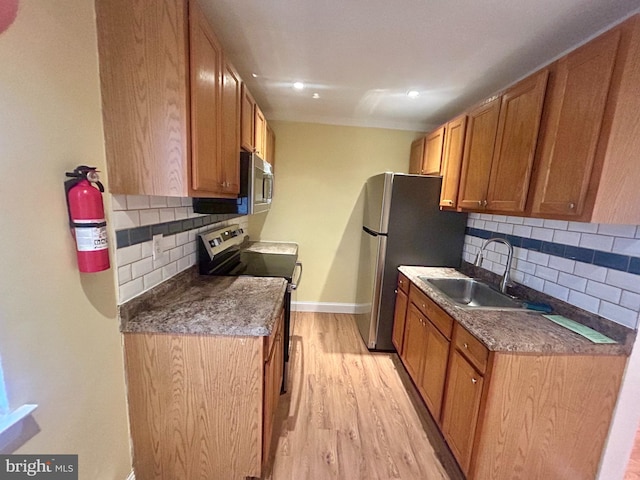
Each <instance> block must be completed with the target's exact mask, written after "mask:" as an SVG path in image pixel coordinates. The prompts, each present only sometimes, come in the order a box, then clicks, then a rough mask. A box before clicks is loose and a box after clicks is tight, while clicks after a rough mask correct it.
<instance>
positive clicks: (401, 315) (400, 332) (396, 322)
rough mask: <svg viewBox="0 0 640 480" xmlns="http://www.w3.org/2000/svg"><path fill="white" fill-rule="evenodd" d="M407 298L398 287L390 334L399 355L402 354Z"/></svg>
mask: <svg viewBox="0 0 640 480" xmlns="http://www.w3.org/2000/svg"><path fill="white" fill-rule="evenodd" d="M408 302H409V298H408V297H407V294H406V293H404V292H403V291H402V290H400V289H398V293H397V294H396V306H395V311H394V314H393V332H392V334H391V341H392V342H393V345H394V346H395V347H396V350H397V351H398V354H399V355H402V351H403V349H402V342H403V341H404V325H405V320H406V317H407V307H408Z"/></svg>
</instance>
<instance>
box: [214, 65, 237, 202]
mask: <svg viewBox="0 0 640 480" xmlns="http://www.w3.org/2000/svg"><path fill="white" fill-rule="evenodd" d="M241 85H242V81H241V80H240V76H239V75H238V73H237V72H236V71H235V69H234V68H233V66H232V65H231V64H230V63H229V62H227V61H226V60H225V61H224V62H223V64H222V94H221V96H220V98H221V102H222V105H221V107H222V115H221V124H222V128H221V130H220V134H221V145H220V147H221V149H222V151H221V154H220V161H219V162H217V163H218V164H219V165H220V168H221V179H222V182H223V187H222V188H223V190H222V191H223V192H227V193H234V194H237V193H239V192H240V162H239V157H238V156H239V153H240V127H241V124H240V108H241V107H240V100H241Z"/></svg>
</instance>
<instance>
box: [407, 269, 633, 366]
mask: <svg viewBox="0 0 640 480" xmlns="http://www.w3.org/2000/svg"><path fill="white" fill-rule="evenodd" d="M399 270H400V272H402V273H403V274H404V275H405V276H406V277H407V278H408V279H409V280H410V281H411V282H413V283H414V284H415V285H416V286H417V287H418V288H419V289H420V290H422V292H424V293H425V294H426V295H427V296H429V297H430V298H431V299H432V300H433V301H434V302H436V303H437V304H438V305H439V306H440V307H441V308H442V309H444V310H445V311H446V312H447V313H448V314H449V315H451V316H452V317H453V318H454V319H455V320H456V321H457V322H458V323H460V324H461V325H462V326H463V327H465V328H466V329H467V330H468V331H469V332H470V333H471V334H472V335H473V336H475V337H476V338H477V339H478V340H480V341H481V342H482V343H483V344H484V345H485V346H486V347H487V348H488V349H489V350H491V351H496V352H522V353H547V354H554V353H557V354H566V353H572V354H584V355H629V354H630V353H631V348H632V346H633V342H634V339H635V332H634V331H633V330H631V329H629V328H626V327H624V326H622V325H618V324H616V323H615V322H611V321H609V320H606V319H603V318H601V317H597V322H595V323H594V322H591V324H589V325H588V326H590V327H591V328H593V329H594V330H598V331H600V332H602V333H605V334H606V335H607V336H609V337H610V338H612V339H613V340H616V341H617V342H618V343H616V344H595V343H592V342H591V341H589V340H587V339H586V338H584V337H582V336H580V335H578V334H576V333H574V332H572V331H570V330H568V329H566V328H564V327H561V326H560V325H557V324H555V323H554V322H552V321H550V320H548V319H546V318H544V317H543V316H542V315H541V314H540V313H539V312H528V311H513V310H512V311H500V310H481V309H464V308H461V307H459V306H457V305H456V304H454V303H453V302H451V301H450V300H449V299H448V298H447V297H446V296H444V295H442V294H441V293H440V291H439V290H437V289H435V288H433V287H431V286H430V285H429V284H428V283H426V282H424V281H423V280H420V278H419V277H420V276H425V277H430V278H466V277H467V276H466V275H464V274H462V273H460V272H459V271H457V270H455V269H453V268H439V267H411V266H401V267H399ZM572 319H573V320H576V321H578V318H572ZM583 323H584V322H583Z"/></svg>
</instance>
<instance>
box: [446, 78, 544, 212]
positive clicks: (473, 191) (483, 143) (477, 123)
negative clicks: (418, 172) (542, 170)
mask: <svg viewBox="0 0 640 480" xmlns="http://www.w3.org/2000/svg"><path fill="white" fill-rule="evenodd" d="M547 77H548V71H547V70H542V71H540V72H538V73H537V74H535V75H532V76H531V77H528V78H526V79H525V80H523V81H521V82H519V83H517V84H516V85H514V86H513V87H511V88H509V89H508V90H507V91H506V92H505V93H504V94H503V95H501V96H500V97H497V98H494V99H492V100H490V101H488V102H486V103H484V104H482V105H481V106H479V107H478V108H476V109H474V110H472V111H471V112H469V125H468V128H467V135H466V138H465V148H464V158H463V161H462V176H461V180H460V198H459V201H458V206H459V207H461V208H467V209H474V210H482V209H487V210H491V211H498V212H510V213H517V212H520V213H523V212H524V210H525V207H526V200H527V193H528V189H529V181H530V178H531V170H532V168H533V161H534V156H535V150H536V144H537V139H538V130H539V127H540V118H541V116H542V106H543V103H544V95H545V90H546V86H547Z"/></svg>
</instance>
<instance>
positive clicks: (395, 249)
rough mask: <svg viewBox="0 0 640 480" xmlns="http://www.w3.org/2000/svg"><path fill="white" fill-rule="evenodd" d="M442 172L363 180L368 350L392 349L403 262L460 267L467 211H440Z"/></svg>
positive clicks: (361, 290) (362, 287) (361, 287)
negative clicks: (439, 174)
mask: <svg viewBox="0 0 640 480" xmlns="http://www.w3.org/2000/svg"><path fill="white" fill-rule="evenodd" d="M441 185H442V178H441V177H433V176H432V177H427V176H419V175H406V174H401V173H382V174H380V175H375V176H373V177H371V178H369V179H368V180H367V183H366V185H365V189H364V190H365V192H364V195H365V204H364V220H363V226H362V240H361V245H360V261H359V269H358V286H357V296H358V304H359V305H358V310H359V311H358V313H357V315H356V319H357V323H358V329H359V330H360V334H361V335H362V338H363V339H364V342H365V343H366V345H367V347H368V348H369V349H370V350H393V349H394V346H393V344H392V343H391V333H392V329H393V313H394V306H395V289H396V282H397V278H398V271H397V268H398V266H400V265H421V266H434V267H459V266H460V263H461V260H462V246H463V244H464V231H465V227H466V225H467V215H466V214H465V213H459V212H447V211H441V210H440V207H439V202H440V187H441Z"/></svg>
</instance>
